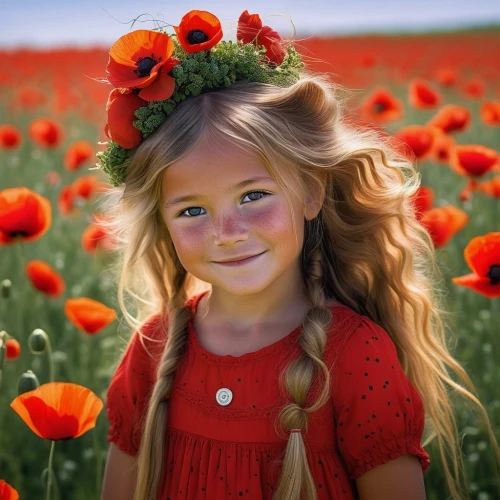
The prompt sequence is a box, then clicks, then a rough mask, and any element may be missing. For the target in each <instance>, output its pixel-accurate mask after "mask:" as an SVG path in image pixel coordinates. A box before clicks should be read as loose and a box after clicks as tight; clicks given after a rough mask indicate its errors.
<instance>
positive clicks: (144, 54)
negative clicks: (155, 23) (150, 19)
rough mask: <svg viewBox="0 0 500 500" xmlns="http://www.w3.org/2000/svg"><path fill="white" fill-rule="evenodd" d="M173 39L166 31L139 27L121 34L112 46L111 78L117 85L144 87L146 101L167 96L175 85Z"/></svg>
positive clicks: (158, 99)
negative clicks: (161, 31)
mask: <svg viewBox="0 0 500 500" xmlns="http://www.w3.org/2000/svg"><path fill="white" fill-rule="evenodd" d="M174 49H175V46H174V42H173V41H172V39H171V38H170V37H169V36H168V35H166V34H165V33H160V32H157V31H150V30H137V31H132V33H127V34H126V35H123V36H122V37H120V38H119V39H118V40H117V41H116V42H115V43H114V44H113V46H112V47H111V49H110V50H109V61H108V65H107V67H106V72H107V74H108V81H109V83H111V85H113V87H116V88H124V89H142V90H141V91H140V92H139V97H140V98H141V99H144V100H145V101H148V102H149V101H163V100H165V99H168V98H169V97H170V96H171V95H172V94H173V93H174V89H175V79H174V78H173V77H172V76H170V75H169V74H168V72H169V71H171V70H172V68H174V67H175V66H177V64H179V63H180V61H179V60H177V59H175V58H174V57H172V56H173V54H174Z"/></svg>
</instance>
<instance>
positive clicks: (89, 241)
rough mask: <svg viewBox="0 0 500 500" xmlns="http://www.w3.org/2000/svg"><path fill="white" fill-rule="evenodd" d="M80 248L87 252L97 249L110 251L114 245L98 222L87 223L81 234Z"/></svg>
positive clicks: (93, 251)
mask: <svg viewBox="0 0 500 500" xmlns="http://www.w3.org/2000/svg"><path fill="white" fill-rule="evenodd" d="M81 243H82V248H83V249H84V250H85V251H86V252H88V253H95V252H96V251H97V249H98V248H99V249H102V250H106V251H111V250H114V249H115V245H114V244H113V242H112V241H111V238H110V237H109V235H108V233H107V232H106V231H105V229H104V228H103V227H102V226H100V225H99V224H89V226H87V228H86V229H85V231H84V232H83V234H82V241H81Z"/></svg>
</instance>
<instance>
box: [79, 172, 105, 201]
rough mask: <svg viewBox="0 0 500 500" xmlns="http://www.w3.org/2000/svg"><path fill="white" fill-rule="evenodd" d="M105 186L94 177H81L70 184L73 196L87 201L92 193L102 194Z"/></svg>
mask: <svg viewBox="0 0 500 500" xmlns="http://www.w3.org/2000/svg"><path fill="white" fill-rule="evenodd" d="M105 186H106V184H105V183H104V182H100V181H99V179H98V178H97V177H96V176H95V175H82V176H81V177H78V179H75V180H74V182H73V184H72V188H73V196H78V197H80V198H83V199H85V200H89V199H90V198H91V197H92V195H93V194H94V193H99V192H102V191H103V190H104V189H105Z"/></svg>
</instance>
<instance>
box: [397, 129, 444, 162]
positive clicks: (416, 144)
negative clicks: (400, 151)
mask: <svg viewBox="0 0 500 500" xmlns="http://www.w3.org/2000/svg"><path fill="white" fill-rule="evenodd" d="M394 136H395V137H397V138H398V139H400V140H401V141H403V142H404V143H405V144H406V145H408V146H409V147H410V149H411V150H412V151H413V153H414V154H415V156H416V158H417V159H419V160H421V159H424V158H425V157H427V156H428V154H429V153H430V151H431V149H432V146H433V142H434V134H433V133H432V130H430V129H429V128H428V127H425V126H422V125H410V126H408V127H405V128H402V129H401V130H399V131H398V132H396V133H395V134H394Z"/></svg>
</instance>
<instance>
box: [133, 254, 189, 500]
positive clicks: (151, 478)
mask: <svg viewBox="0 0 500 500" xmlns="http://www.w3.org/2000/svg"><path fill="white" fill-rule="evenodd" d="M172 262H174V268H173V279H172V297H171V298H170V300H169V303H168V313H167V314H168V317H169V321H168V337H167V342H166V345H165V349H164V350H163V353H162V356H161V359H160V361H159V363H158V369H157V379H156V383H155V385H154V387H153V389H152V391H151V396H150V399H149V404H148V409H147V413H146V415H145V423H144V431H143V436H142V440H141V445H140V448H139V452H138V475H137V486H136V489H135V495H134V500H155V498H156V495H157V492H158V489H159V487H160V485H161V481H162V474H163V469H164V468H163V463H164V454H165V439H164V436H165V432H166V422H167V418H168V398H169V396H170V394H171V392H172V390H173V387H174V376H175V370H176V368H177V366H178V364H179V362H180V361H181V359H182V356H183V354H184V350H185V347H186V343H187V323H188V321H189V319H190V308H189V306H185V302H186V299H187V295H186V287H185V284H186V278H187V276H188V274H187V271H186V270H185V269H184V267H183V266H182V264H181V263H180V261H179V260H178V258H177V256H176V255H175V251H174V252H173V255H172Z"/></svg>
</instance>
